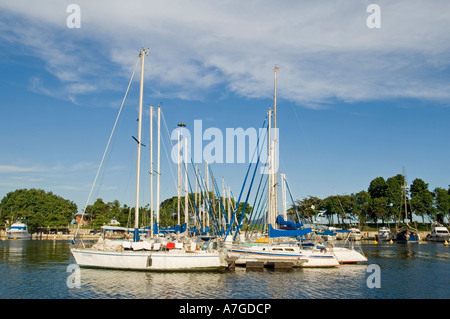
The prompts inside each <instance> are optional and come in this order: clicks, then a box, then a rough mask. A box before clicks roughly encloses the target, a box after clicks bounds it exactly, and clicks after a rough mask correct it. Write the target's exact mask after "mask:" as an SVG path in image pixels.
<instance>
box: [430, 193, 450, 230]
mask: <svg viewBox="0 0 450 319" xmlns="http://www.w3.org/2000/svg"><path fill="white" fill-rule="evenodd" d="M434 206H435V208H436V216H433V218H432V220H437V221H440V222H443V221H444V218H445V217H447V216H449V214H450V194H449V192H448V191H447V190H445V189H444V188H440V187H436V188H435V189H434Z"/></svg>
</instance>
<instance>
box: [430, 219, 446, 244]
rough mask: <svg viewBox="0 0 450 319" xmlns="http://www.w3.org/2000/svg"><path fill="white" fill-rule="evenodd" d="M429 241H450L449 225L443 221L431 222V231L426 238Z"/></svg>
mask: <svg viewBox="0 0 450 319" xmlns="http://www.w3.org/2000/svg"><path fill="white" fill-rule="evenodd" d="M425 240H427V241H436V242H445V241H447V242H448V241H450V232H449V231H448V229H447V227H445V226H444V225H442V224H441V223H438V222H434V223H433V224H431V233H430V234H428V235H427V237H426V238H425Z"/></svg>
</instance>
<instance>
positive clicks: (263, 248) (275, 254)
mask: <svg viewBox="0 0 450 319" xmlns="http://www.w3.org/2000/svg"><path fill="white" fill-rule="evenodd" d="M277 69H278V67H275V93H274V107H273V110H272V109H270V110H269V111H268V122H269V124H268V153H269V154H268V155H269V156H268V164H269V166H268V195H267V216H266V218H267V235H268V240H267V241H268V242H267V243H264V242H262V243H261V242H258V243H256V242H254V243H251V242H250V243H249V242H246V243H237V244H233V243H232V242H230V238H231V234H230V232H228V233H227V237H226V240H225V242H226V243H228V246H227V248H228V255H229V257H230V259H234V263H235V264H236V265H239V264H247V263H249V262H254V261H256V262H262V263H264V265H268V264H269V263H272V262H287V263H290V264H291V265H292V266H293V267H335V266H339V262H338V260H337V259H336V257H335V255H334V254H333V253H331V252H330V251H328V250H327V249H326V248H325V249H316V248H312V249H305V248H303V247H302V245H301V241H298V240H294V238H296V237H297V238H299V237H301V236H303V235H306V234H308V233H311V232H312V229H311V228H310V227H305V226H304V225H303V224H300V223H299V225H295V227H294V229H288V228H286V227H282V226H286V225H283V224H284V223H286V221H285V220H284V219H283V218H281V215H278V213H277V195H278V194H277V193H278V192H277V172H276V171H277V170H276V169H275V168H276V167H277V163H276V159H277V156H276V155H277V153H276V152H277V130H276V101H277V94H276V93H277V86H276V83H277V82H276V80H277V77H276V75H277ZM272 117H273V119H274V125H273V128H272ZM272 130H273V133H272ZM283 179H284V178H283ZM233 218H234V216H233ZM277 221H278V223H277ZM231 224H233V222H231ZM286 224H287V223H286ZM296 226H299V227H296ZM237 231H238V230H236V232H237ZM235 237H236V234H235ZM289 240H291V242H288V241H289Z"/></svg>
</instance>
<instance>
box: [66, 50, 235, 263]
mask: <svg viewBox="0 0 450 319" xmlns="http://www.w3.org/2000/svg"><path fill="white" fill-rule="evenodd" d="M147 53H148V51H147V50H141V51H140V53H139V59H140V61H141V74H140V76H141V79H140V98H139V117H138V135H137V136H138V137H137V138H134V139H135V140H136V142H137V167H136V204H135V223H134V229H133V231H132V233H133V238H132V239H128V240H111V239H104V238H103V237H100V238H99V240H98V242H97V243H96V244H94V245H93V246H92V247H86V246H85V244H84V243H83V242H82V241H81V242H79V243H77V244H76V245H75V246H74V247H73V248H71V252H72V254H73V256H74V258H75V261H76V262H77V264H78V265H79V266H82V267H94V268H108V269H122V270H145V271H177V270H178V271H180V270H181V271H195V270H222V269H225V268H226V267H227V266H228V263H227V260H226V257H227V256H226V251H225V250H224V249H222V248H221V247H220V243H218V244H216V245H205V247H204V248H203V249H200V247H199V246H200V245H198V244H197V243H196V242H193V241H192V242H189V239H188V236H187V233H188V231H185V232H184V234H185V237H184V238H185V242H178V241H177V242H170V241H165V242H164V243H161V242H158V239H159V238H155V239H153V235H155V236H157V235H158V229H159V225H158V222H159V215H158V214H159V178H160V175H161V174H160V161H159V154H160V111H161V110H160V107H158V169H157V174H156V175H157V181H158V184H157V200H156V203H157V205H158V206H157V210H156V211H157V217H158V218H157V222H156V223H154V224H153V223H151V226H152V227H153V229H151V230H150V235H151V236H150V238H145V237H147V236H145V237H144V236H142V238H141V229H140V227H139V195H140V192H139V186H140V185H139V181H140V171H141V169H140V154H141V144H142V143H141V131H142V126H141V123H142V104H143V102H142V100H143V81H144V60H145V56H146V55H147ZM138 61H139V60H138ZM136 65H137V64H136ZM133 74H134V73H133ZM130 84H131V83H130ZM151 112H152V110H151ZM152 120H153V119H152ZM150 143H151V144H152V143H153V141H151V142H150ZM108 145H109V143H108ZM105 153H106V152H105ZM186 154H187V153H186ZM151 162H152V160H151ZM186 162H187V161H186ZM97 174H98V173H97ZM94 185H95V182H94ZM91 193H92V191H91ZM88 201H89V200H88ZM85 211H86V209H85ZM186 213H187V210H186ZM152 218H153V214H152ZM125 231H126V232H128V229H126V230H125ZM180 231H181V229H180ZM181 232H182V231H181ZM179 233H180V232H179ZM75 239H76V236H75V238H74V242H73V243H74V244H75ZM197 248H198V249H197Z"/></svg>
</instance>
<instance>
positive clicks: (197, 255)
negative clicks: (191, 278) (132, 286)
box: [71, 248, 228, 271]
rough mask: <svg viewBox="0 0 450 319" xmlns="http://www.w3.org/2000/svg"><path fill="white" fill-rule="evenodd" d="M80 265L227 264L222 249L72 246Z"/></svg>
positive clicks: (158, 267) (169, 267)
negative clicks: (149, 249) (155, 249)
mask: <svg viewBox="0 0 450 319" xmlns="http://www.w3.org/2000/svg"><path fill="white" fill-rule="evenodd" d="M71 251H72V254H73V256H74V258H75V261H76V262H77V264H78V265H79V266H80V267H93V268H109V269H122V270H145V271H176V270H183V271H188V270H219V269H225V268H226V267H227V266H228V264H227V262H226V260H225V256H224V253H222V252H208V251H195V252H194V251H193V252H190V251H185V250H179V251H178V250H171V251H145V250H141V251H131V250H130V251H117V252H114V251H98V250H94V249H91V248H72V249H71Z"/></svg>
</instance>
